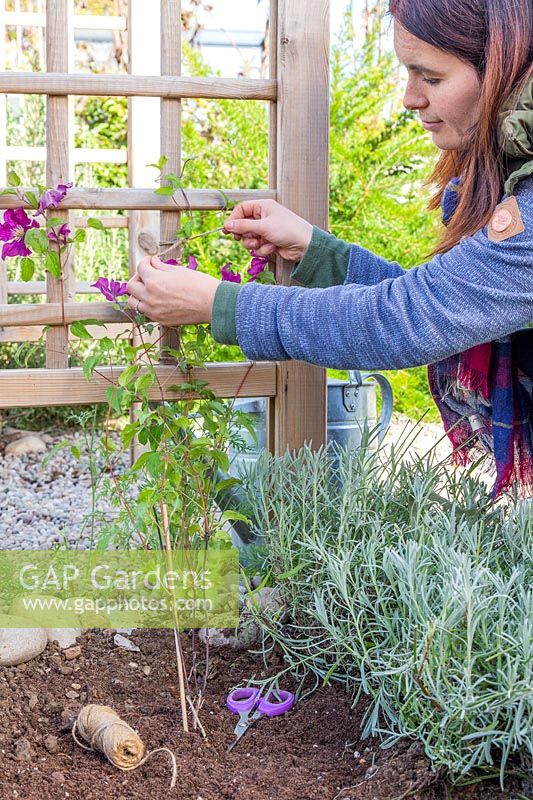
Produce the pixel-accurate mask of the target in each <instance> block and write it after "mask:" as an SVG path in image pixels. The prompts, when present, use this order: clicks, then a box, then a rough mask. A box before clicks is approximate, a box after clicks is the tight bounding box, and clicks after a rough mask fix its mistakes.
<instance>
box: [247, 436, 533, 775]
mask: <svg viewBox="0 0 533 800" xmlns="http://www.w3.org/2000/svg"><path fill="white" fill-rule="evenodd" d="M403 449H404V450H405V449H406V446H405V445H404V446H403ZM402 455H403V454H402V453H401V452H399V450H398V448H396V449H394V448H393V449H392V451H391V454H390V456H389V457H388V458H385V457H384V456H383V454H382V453H381V452H380V451H378V452H377V453H375V452H374V453H373V452H370V451H368V449H365V447H363V448H362V450H361V451H360V452H358V453H349V452H347V451H341V452H340V466H339V468H338V471H336V470H335V468H334V465H333V462H332V460H331V458H330V457H329V456H328V454H327V452H325V451H324V450H322V451H320V452H316V453H313V452H311V451H310V450H309V449H307V448H305V449H303V450H301V451H300V452H298V453H294V454H287V455H286V456H285V457H283V458H275V457H273V456H271V455H270V454H268V453H264V454H263V455H262V456H261V457H260V459H259V460H258V462H257V463H256V464H255V465H252V466H248V468H247V469H246V470H245V471H244V473H243V475H242V480H243V483H244V489H245V490H246V493H247V495H248V497H249V506H248V507H247V512H248V513H249V514H250V515H251V516H252V517H254V518H255V519H256V520H257V528H258V531H260V532H261V534H262V537H263V544H264V549H263V553H264V565H263V568H264V571H265V572H266V573H267V574H268V575H269V577H270V581H271V582H273V583H274V584H275V585H277V586H278V589H279V591H280V593H281V595H282V597H283V600H284V603H285V609H284V612H283V613H278V614H274V615H268V616H265V615H263V614H260V613H259V611H258V610H257V609H256V610H255V617H256V621H258V622H259V623H260V624H261V626H262V629H263V631H264V636H265V642H264V651H265V652H267V653H268V651H269V648H271V647H273V646H274V645H278V646H279V647H280V648H281V649H282V651H283V653H284V658H285V661H286V664H287V666H286V670H287V671H290V672H292V673H293V674H294V675H295V676H296V677H298V678H300V679H301V680H302V683H303V681H304V680H305V678H308V677H309V676H310V675H311V676H314V678H315V682H314V686H315V687H316V686H318V685H320V684H323V683H327V682H328V681H337V682H340V683H342V684H344V685H345V686H346V689H347V690H348V691H349V692H350V693H351V694H352V696H353V701H354V704H355V703H356V702H357V700H358V699H359V698H360V696H361V695H362V694H366V695H368V696H369V697H370V698H371V700H372V703H371V705H370V707H369V710H368V712H367V714H366V718H365V720H364V730H363V733H364V735H369V734H379V735H380V736H382V737H383V739H384V746H385V747H386V746H388V745H390V744H392V743H394V742H395V741H396V740H397V739H398V738H399V737H401V736H410V737H414V738H417V739H420V740H421V741H422V742H423V744H424V747H425V751H426V754H427V755H428V757H429V758H430V759H431V761H432V763H433V765H434V766H435V767H441V768H442V767H444V768H446V769H447V770H448V771H449V773H450V774H451V776H452V777H453V778H455V779H458V778H459V777H460V776H464V775H466V774H467V773H470V771H471V770H473V769H476V770H477V775H478V776H483V775H491V774H494V772H499V774H500V777H501V781H502V783H503V779H504V775H505V771H506V769H511V768H512V765H513V766H514V767H516V764H517V763H518V764H521V765H522V768H523V769H525V770H526V769H531V766H532V764H533V592H532V589H531V586H532V585H533V503H531V502H523V501H522V502H520V501H519V500H517V499H516V498H512V497H510V498H508V499H507V500H506V501H505V502H500V503H499V504H494V503H492V502H491V500H490V498H489V493H488V488H487V487H486V485H485V483H484V482H483V481H482V480H481V478H479V477H476V476H475V475H474V473H473V472H472V470H467V471H464V472H459V471H451V470H450V468H448V467H447V466H446V465H445V464H439V463H438V462H437V459H436V457H435V454H434V452H433V451H430V452H429V453H428V454H427V455H426V456H424V457H415V458H414V459H412V460H411V461H410V463H406V461H405V460H404V459H403V458H402V457H401V456H402ZM253 610H254V607H253V606H252V611H253ZM287 615H288V616H289V619H287Z"/></svg>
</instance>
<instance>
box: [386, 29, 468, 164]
mask: <svg viewBox="0 0 533 800" xmlns="http://www.w3.org/2000/svg"><path fill="white" fill-rule="evenodd" d="M394 49H395V50H396V54H397V56H398V58H399V59H400V61H401V62H402V64H403V65H404V66H405V67H406V68H407V72H408V81H407V88H406V90H405V95H404V98H403V104H404V106H405V108H408V109H414V110H416V111H418V113H419V115H420V120H421V122H422V125H423V126H424V128H426V130H428V131H430V132H431V135H432V137H433V142H434V143H435V144H436V145H437V147H439V148H440V149H441V150H462V149H463V148H465V147H468V144H469V142H470V136H471V129H472V127H473V126H475V125H476V123H477V121H478V119H479V98H480V92H481V87H480V82H479V77H478V74H477V72H476V70H475V69H474V67H472V66H471V65H470V64H466V63H465V62H464V61H461V60H460V59H459V58H457V57H456V56H453V55H452V54H451V53H447V52H445V51H444V50H439V49H438V48H437V47H433V45H431V44H427V43H426V42H424V41H422V39H417V38H416V36H413V35H412V34H410V33H409V32H408V31H407V30H406V29H405V28H403V27H402V26H401V25H400V24H399V23H398V22H395V23H394Z"/></svg>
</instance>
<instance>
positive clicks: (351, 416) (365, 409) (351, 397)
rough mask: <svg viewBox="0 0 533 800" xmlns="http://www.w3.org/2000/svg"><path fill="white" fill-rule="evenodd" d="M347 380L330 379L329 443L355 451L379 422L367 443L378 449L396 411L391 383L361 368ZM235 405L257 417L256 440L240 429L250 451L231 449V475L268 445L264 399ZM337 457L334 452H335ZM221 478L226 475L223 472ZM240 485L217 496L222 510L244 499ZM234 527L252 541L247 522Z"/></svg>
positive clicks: (249, 400)
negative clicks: (378, 400)
mask: <svg viewBox="0 0 533 800" xmlns="http://www.w3.org/2000/svg"><path fill="white" fill-rule="evenodd" d="M348 376H349V380H348V382H346V381H343V380H339V379H338V378H328V385H327V443H328V445H329V444H331V443H332V442H335V444H336V445H340V446H341V447H343V448H347V449H352V450H356V449H358V448H359V447H360V445H361V439H362V436H363V431H364V429H365V426H366V428H367V429H368V430H369V431H372V430H373V429H375V428H376V427H377V426H378V425H379V432H378V435H377V437H376V436H375V435H374V436H373V438H372V440H371V441H370V442H369V444H368V448H369V449H370V450H376V449H377V447H378V446H379V444H381V441H382V440H383V437H384V436H385V434H386V432H387V429H388V427H389V425H390V421H391V417H392V410H393V392H392V386H391V385H390V383H389V381H388V380H387V378H386V377H385V376H384V375H380V374H379V373H377V372H368V373H361V372H359V371H358V370H350V371H349V372H348ZM369 379H370V380H369ZM372 379H373V380H372ZM376 386H379V387H380V389H381V398H382V405H381V413H380V415H379V419H378V418H377V404H376ZM234 408H237V409H239V410H240V411H245V412H246V413H247V414H250V415H251V416H252V417H253V418H255V425H254V428H255V433H256V436H257V442H254V440H253V437H252V436H251V435H250V433H249V432H248V431H247V430H246V429H242V430H241V436H242V438H243V439H244V440H245V441H246V442H247V444H248V446H249V448H250V449H249V450H248V451H247V452H244V453H237V452H235V451H234V450H232V449H230V451H229V457H230V464H231V466H230V474H231V475H233V476H234V477H238V476H239V472H240V471H241V469H242V467H243V466H245V465H246V464H251V463H254V462H255V461H257V459H258V457H259V454H260V452H261V451H262V450H264V449H265V447H266V446H267V435H266V434H267V431H266V412H267V400H266V399H265V398H237V399H236V400H235V405H234ZM332 455H333V458H334V460H337V458H336V457H335V453H333V454H332ZM221 477H224V476H222V475H221ZM239 489H240V487H234V488H232V489H228V490H226V491H224V492H221V493H220V496H219V497H217V502H218V505H219V507H220V508H221V509H223V510H224V509H226V508H236V507H237V505H238V504H239V500H242V497H241V492H240V491H239ZM233 527H234V529H235V531H236V533H237V535H238V537H239V539H240V540H241V542H239V541H236V542H235V544H237V545H238V546H240V545H241V543H242V542H250V541H252V540H253V535H252V534H251V532H250V530H249V528H248V526H247V525H245V524H244V523H233Z"/></svg>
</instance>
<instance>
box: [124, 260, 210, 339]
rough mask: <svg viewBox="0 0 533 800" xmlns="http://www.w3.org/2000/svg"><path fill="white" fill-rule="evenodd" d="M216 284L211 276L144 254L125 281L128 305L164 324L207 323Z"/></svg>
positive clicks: (171, 325) (169, 325)
mask: <svg viewBox="0 0 533 800" xmlns="http://www.w3.org/2000/svg"><path fill="white" fill-rule="evenodd" d="M219 283H220V281H219V280H217V278H213V277H212V276H211V275H206V274H205V273H203V272H195V271H194V270H191V269H187V267H180V266H172V265H170V264H165V263H163V261H161V259H160V258H158V257H157V256H152V257H151V258H150V257H149V256H148V257H147V258H143V260H142V261H141V262H140V263H139V265H138V267H137V272H136V274H135V275H134V276H133V278H130V280H129V281H128V284H127V289H128V292H129V294H130V297H129V299H128V306H129V307H130V308H131V309H132V310H133V311H135V312H136V313H139V314H143V315H144V316H146V317H148V318H149V319H151V320H153V321H154V322H160V323H161V324H162V325H167V326H168V327H173V326H176V325H196V324H200V323H210V322H211V313H212V310H213V301H214V299H215V292H216V290H217V288H218V285H219Z"/></svg>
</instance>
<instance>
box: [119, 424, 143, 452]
mask: <svg viewBox="0 0 533 800" xmlns="http://www.w3.org/2000/svg"><path fill="white" fill-rule="evenodd" d="M138 430H139V425H138V424H137V423H131V422H129V423H128V424H127V425H125V426H124V429H123V430H122V432H121V434H120V439H121V441H122V444H123V445H124V447H129V446H130V444H131V443H132V441H133V439H134V437H135V434H136V433H137V432H138Z"/></svg>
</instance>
